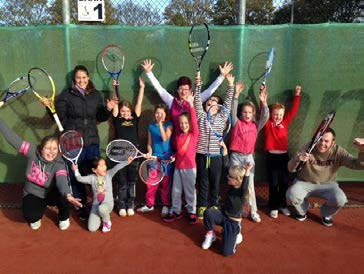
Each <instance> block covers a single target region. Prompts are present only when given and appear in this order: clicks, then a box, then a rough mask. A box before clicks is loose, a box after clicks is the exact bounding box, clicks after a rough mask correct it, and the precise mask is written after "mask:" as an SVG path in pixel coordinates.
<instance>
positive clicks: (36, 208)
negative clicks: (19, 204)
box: [23, 188, 70, 223]
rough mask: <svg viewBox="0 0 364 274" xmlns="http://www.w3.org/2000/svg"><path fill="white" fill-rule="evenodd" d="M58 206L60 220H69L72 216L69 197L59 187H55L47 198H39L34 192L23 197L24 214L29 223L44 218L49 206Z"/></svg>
mask: <svg viewBox="0 0 364 274" xmlns="http://www.w3.org/2000/svg"><path fill="white" fill-rule="evenodd" d="M48 205H49V206H57V207H58V219H59V221H64V220H67V219H68V218H69V216H70V206H69V203H68V201H67V198H66V197H64V196H63V195H61V194H60V193H59V191H58V189H57V188H53V189H52V190H51V191H50V192H49V193H48V194H47V196H46V198H44V199H43V198H39V197H37V196H35V195H33V194H28V195H26V196H24V197H23V215H24V218H25V220H26V221H27V222H28V223H34V222H36V221H38V220H40V219H42V217H43V215H44V212H45V210H46V209H47V206H48Z"/></svg>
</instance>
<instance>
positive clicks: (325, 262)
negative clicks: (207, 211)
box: [0, 208, 364, 274]
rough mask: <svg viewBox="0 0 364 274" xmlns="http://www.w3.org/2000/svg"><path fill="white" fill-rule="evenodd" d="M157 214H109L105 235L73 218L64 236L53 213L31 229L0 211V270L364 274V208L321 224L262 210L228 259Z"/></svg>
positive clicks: (195, 233)
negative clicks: (270, 214)
mask: <svg viewBox="0 0 364 274" xmlns="http://www.w3.org/2000/svg"><path fill="white" fill-rule="evenodd" d="M159 211H160V209H159V208H158V209H156V210H155V211H154V212H152V213H144V214H143V215H142V214H136V215H135V216H133V217H127V218H121V217H118V216H117V215H116V214H115V213H113V214H112V216H111V218H112V222H113V226H112V230H111V232H109V233H108V234H102V233H101V232H100V231H99V232H96V233H91V232H88V231H87V230H86V223H85V222H83V221H79V220H78V218H77V217H76V216H75V214H74V213H73V214H72V218H71V227H70V228H69V229H68V230H66V231H61V230H59V229H58V226H57V216H56V212H55V211H53V210H48V211H47V214H46V215H45V216H44V218H43V220H42V227H41V228H40V229H39V230H38V231H32V230H31V229H30V228H29V226H28V224H27V223H26V222H25V221H24V219H23V217H22V212H21V210H20V209H1V210H0V227H1V233H0V243H1V249H0V258H2V260H1V263H0V273H98V274H100V273H139V274H144V273H158V274H162V273H168V274H171V273H172V274H173V273H188V274H190V273H203V274H212V273H229V274H231V273H333V274H335V273H340V274H344V273H348V274H349V273H350V274H353V273H363V269H364V250H363V247H364V237H363V235H364V233H363V232H364V221H363V220H364V208H345V209H343V210H342V211H341V212H339V214H338V215H337V216H336V217H335V219H334V226H333V227H331V228H328V227H325V226H323V225H322V224H321V223H320V217H319V210H318V209H313V210H311V211H310V213H309V215H308V216H309V217H308V219H307V220H306V221H304V222H298V221H296V220H295V219H294V218H292V217H286V216H282V215H279V218H278V219H271V218H269V217H268V216H267V211H266V210H265V209H264V208H263V210H262V211H261V216H262V223H260V224H257V223H253V222H251V221H250V220H247V219H244V221H243V235H244V241H243V243H242V244H240V245H239V246H238V249H237V253H236V254H235V255H233V256H231V257H227V258H226V257H223V256H222V255H220V253H219V248H220V243H221V241H220V239H218V241H217V242H215V243H214V245H213V246H212V247H211V248H210V249H209V250H203V249H201V242H202V241H203V238H204V228H203V225H202V223H201V222H200V223H198V224H196V225H189V224H188V223H187V219H186V218H183V219H181V220H177V221H175V222H174V223H169V224H167V223H164V222H163V221H162V220H161V218H160V217H159Z"/></svg>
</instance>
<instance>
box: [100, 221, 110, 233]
mask: <svg viewBox="0 0 364 274" xmlns="http://www.w3.org/2000/svg"><path fill="white" fill-rule="evenodd" d="M110 230H111V221H108V222H102V232H104V233H107V232H109V231H110Z"/></svg>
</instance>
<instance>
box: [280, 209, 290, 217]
mask: <svg viewBox="0 0 364 274" xmlns="http://www.w3.org/2000/svg"><path fill="white" fill-rule="evenodd" d="M279 210H280V211H281V212H282V213H283V215H286V216H289V215H291V212H289V209H288V208H287V207H281V208H279Z"/></svg>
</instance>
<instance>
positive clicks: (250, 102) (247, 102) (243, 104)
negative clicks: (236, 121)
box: [239, 100, 257, 115]
mask: <svg viewBox="0 0 364 274" xmlns="http://www.w3.org/2000/svg"><path fill="white" fill-rule="evenodd" d="M244 107H251V108H252V109H253V115H255V114H256V111H257V108H256V107H255V105H254V103H253V102H252V101H249V100H247V101H245V102H243V103H242V104H241V105H240V112H239V113H240V114H241V112H242V111H243V108H244Z"/></svg>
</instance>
